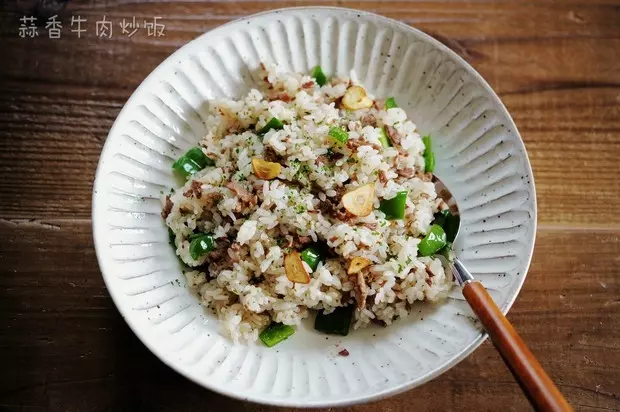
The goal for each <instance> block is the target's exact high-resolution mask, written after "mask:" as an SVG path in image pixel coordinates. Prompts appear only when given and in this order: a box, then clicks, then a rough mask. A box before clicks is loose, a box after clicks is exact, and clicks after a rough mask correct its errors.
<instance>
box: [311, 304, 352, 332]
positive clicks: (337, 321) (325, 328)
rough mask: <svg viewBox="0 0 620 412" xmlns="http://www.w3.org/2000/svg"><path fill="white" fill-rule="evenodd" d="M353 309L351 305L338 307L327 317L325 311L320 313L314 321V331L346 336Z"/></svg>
mask: <svg viewBox="0 0 620 412" xmlns="http://www.w3.org/2000/svg"><path fill="white" fill-rule="evenodd" d="M354 308H355V307H354V306H353V305H349V306H345V307H339V308H336V309H335V310H334V311H333V312H332V313H329V314H327V315H326V314H325V311H323V310H322V311H320V312H319V313H317V315H316V319H315V320H314V329H316V330H318V331H319V332H323V333H328V334H334V335H342V336H347V335H348V334H349V326H350V325H351V315H352V314H353V309H354Z"/></svg>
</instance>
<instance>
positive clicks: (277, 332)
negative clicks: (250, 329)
mask: <svg viewBox="0 0 620 412" xmlns="http://www.w3.org/2000/svg"><path fill="white" fill-rule="evenodd" d="M293 333H295V328H293V327H292V326H289V325H283V324H282V323H277V322H271V324H270V325H269V326H267V328H265V329H264V330H263V331H262V332H261V333H260V335H258V337H259V338H260V340H261V341H262V342H263V343H264V344H265V345H267V346H268V347H270V348H271V347H272V346H274V345H277V344H278V343H280V342H282V341H283V340H285V339H287V338H288V337H289V336H291V335H292V334H293Z"/></svg>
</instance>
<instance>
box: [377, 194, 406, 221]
mask: <svg viewBox="0 0 620 412" xmlns="http://www.w3.org/2000/svg"><path fill="white" fill-rule="evenodd" d="M407 194H408V192H407V191H406V190H403V191H401V192H398V193H396V196H394V197H393V198H391V199H383V200H382V201H381V203H380V204H379V210H380V211H382V212H383V213H385V218H386V219H387V220H397V219H404V218H405V206H406V204H407Z"/></svg>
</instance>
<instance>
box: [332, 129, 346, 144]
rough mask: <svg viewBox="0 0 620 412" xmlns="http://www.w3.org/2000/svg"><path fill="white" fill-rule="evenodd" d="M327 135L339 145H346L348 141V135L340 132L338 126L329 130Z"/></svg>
mask: <svg viewBox="0 0 620 412" xmlns="http://www.w3.org/2000/svg"><path fill="white" fill-rule="evenodd" d="M329 135H330V136H331V137H333V138H334V140H336V141H337V142H339V143H346V142H347V140H349V133H347V132H346V131H344V130H342V129H341V128H340V127H338V126H334V127H332V128H331V129H329Z"/></svg>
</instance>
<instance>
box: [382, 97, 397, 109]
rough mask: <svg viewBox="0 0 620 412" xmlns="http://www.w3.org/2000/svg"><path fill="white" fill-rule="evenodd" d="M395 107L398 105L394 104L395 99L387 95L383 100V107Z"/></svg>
mask: <svg viewBox="0 0 620 412" xmlns="http://www.w3.org/2000/svg"><path fill="white" fill-rule="evenodd" d="M395 107H398V105H397V104H396V99H394V98H393V97H388V98H387V99H386V100H385V109H386V110H387V109H393V108H395Z"/></svg>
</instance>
